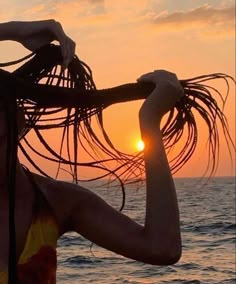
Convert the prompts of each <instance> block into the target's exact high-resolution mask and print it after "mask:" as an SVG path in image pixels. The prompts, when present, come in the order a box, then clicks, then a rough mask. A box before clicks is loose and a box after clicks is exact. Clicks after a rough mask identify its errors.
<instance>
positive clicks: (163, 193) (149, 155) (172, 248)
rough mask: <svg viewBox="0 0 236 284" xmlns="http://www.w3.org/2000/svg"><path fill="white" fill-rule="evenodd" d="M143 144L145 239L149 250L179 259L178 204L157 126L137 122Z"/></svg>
mask: <svg viewBox="0 0 236 284" xmlns="http://www.w3.org/2000/svg"><path fill="white" fill-rule="evenodd" d="M140 128H141V135H142V139H143V141H144V143H145V150H144V158H145V167H146V186H147V197H146V219H145V228H144V231H145V237H146V238H147V239H148V240H149V242H150V243H151V245H152V250H153V252H154V254H155V252H157V253H159V254H163V255H165V254H166V255H167V257H169V256H170V254H173V258H178V257H180V254H181V236H180V222H179V209H178V201H177V196H176V191H175V186H174V182H173V178H172V175H171V172H170V168H169V164H168V160H167V157H166V153H165V149H164V145H163V141H162V134H161V131H160V128H159V129H157V128H158V125H153V126H151V125H150V122H149V123H148V124H147V123H146V124H145V122H144V121H143V120H141V121H140Z"/></svg>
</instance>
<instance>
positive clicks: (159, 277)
mask: <svg viewBox="0 0 236 284" xmlns="http://www.w3.org/2000/svg"><path fill="white" fill-rule="evenodd" d="M175 184H176V188H177V194H178V200H179V208H180V218H181V232H182V244H183V253H182V258H181V260H180V261H179V262H178V263H177V264H175V265H171V266H165V267H163V266H153V265H148V264H144V263H141V262H137V261H134V260H131V259H127V258H124V257H122V256H119V255H116V254H114V253H112V252H109V251H107V250H105V249H103V248H100V247H98V246H96V245H95V244H93V245H91V242H89V241H88V240H86V239H84V238H83V237H81V236H80V235H78V234H75V233H67V234H65V235H64V236H62V237H61V238H60V240H59V242H58V246H59V247H58V271H57V283H59V284H60V283H65V284H75V283H78V284H85V283H86V284H88V283H97V284H113V283H114V284H141V283H143V284H162V283H169V284H171V283H174V284H177V283H182V284H183V283H194V284H198V283H199V284H200V283H202V284H204V283H214V284H233V283H236V278H235V244H236V243H235V237H236V230H235V229H236V225H235V178H234V177H222V178H212V179H210V180H209V181H207V182H206V183H205V184H204V183H202V182H200V180H199V179H196V178H186V179H185V178H179V179H175ZM91 187H92V189H93V190H94V191H95V192H96V193H97V194H99V195H100V196H102V197H103V198H104V199H105V200H106V201H107V202H108V203H110V204H111V205H112V206H114V207H115V208H117V209H118V208H119V206H120V205H121V194H120V190H119V188H103V189H101V188H100V189H94V188H95V185H94V184H93V185H92V186H91ZM126 195H127V196H126V205H125V209H124V210H123V212H124V213H125V214H127V215H128V216H130V217H132V218H133V219H135V220H136V221H137V222H139V223H141V224H143V222H144V205H145V190H144V188H139V189H137V188H136V186H134V185H132V186H128V187H127V189H126Z"/></svg>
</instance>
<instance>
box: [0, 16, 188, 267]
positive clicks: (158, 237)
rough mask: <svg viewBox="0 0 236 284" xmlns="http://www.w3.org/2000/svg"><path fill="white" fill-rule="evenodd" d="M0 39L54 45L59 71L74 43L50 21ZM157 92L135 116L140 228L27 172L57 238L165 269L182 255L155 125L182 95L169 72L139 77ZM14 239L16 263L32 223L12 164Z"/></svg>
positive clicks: (29, 200)
mask: <svg viewBox="0 0 236 284" xmlns="http://www.w3.org/2000/svg"><path fill="white" fill-rule="evenodd" d="M0 40H14V41H17V42H19V43H21V44H22V45H23V46H24V47H26V48H27V49H29V50H34V49H36V48H39V47H40V46H42V45H44V44H46V43H49V42H51V41H53V40H57V41H58V43H59V45H60V47H61V51H62V55H63V58H64V60H63V67H64V68H66V67H67V66H68V64H69V62H70V61H71V60H72V58H73V56H74V52H75V43H74V42H73V41H72V40H71V39H70V38H69V37H68V36H67V35H66V34H65V33H64V31H63V29H62V26H61V25H60V23H58V22H56V21H54V20H47V21H37V22H9V23H3V24H0ZM138 81H151V82H154V83H155V84H156V88H155V89H154V91H153V92H152V93H151V94H150V95H149V97H148V98H147V99H146V100H145V101H144V103H143V105H142V107H141V109H140V111H139V122H140V131H141V136H142V139H143V141H144V143H145V150H144V159H145V167H146V216H145V224H144V226H142V225H140V224H138V223H136V222H134V221H133V220H132V219H130V218H129V217H127V216H125V215H124V214H122V213H120V212H118V211H116V210H115V209H113V208H112V207H110V206H109V205H108V204H107V203H106V202H105V201H104V200H102V199H101V198H100V197H98V196H97V195H95V194H94V193H92V192H91V191H89V190H88V189H85V188H82V187H80V186H78V185H74V184H70V183H66V182H63V181H57V180H52V179H47V178H45V177H42V176H39V175H37V174H34V173H33V175H34V178H35V180H36V182H37V183H38V185H39V187H40V190H41V191H42V193H43V194H44V196H45V198H46V199H47V200H48V202H49V204H50V206H51V207H52V210H53V211H54V214H55V216H56V219H57V221H58V224H59V230H60V235H62V234H64V233H65V232H67V231H75V232H78V233H79V234H81V235H83V236H84V237H86V238H87V239H89V240H91V241H92V242H94V243H96V244H98V245H100V246H102V247H104V248H106V249H108V250H111V251H114V252H116V253H118V254H121V255H123V256H126V257H128V258H132V259H135V260H138V261H142V262H145V263H149V264H154V265H170V264H174V263H176V262H177V261H178V260H179V259H180V257H181V235H180V225H179V209H178V202H177V197H176V191H175V186H174V182H173V179H172V175H171V172H170V168H169V164H168V160H167V157H166V153H165V150H164V145H163V141H162V135H161V131H160V123H161V119H162V117H163V116H164V114H165V113H166V112H168V111H169V110H170V109H171V108H172V106H173V105H174V104H175V103H176V101H177V100H179V99H180V97H181V96H182V95H183V90H182V88H181V86H180V84H179V81H178V79H177V77H176V75H175V74H173V73H171V72H168V71H165V70H158V71H154V72H151V73H148V74H145V75H143V76H141V77H140V78H139V79H138ZM6 139H7V132H6V120H5V114H4V111H1V112H0V157H1V160H0V172H1V175H0V224H1V227H0V235H1V248H3V249H1V253H0V271H1V270H3V269H4V268H5V267H6V265H7V263H8V242H9V240H8V238H9V234H8V196H7V190H6V169H5V165H6V155H5V153H6ZM16 180H17V184H16V209H15V212H16V215H15V218H16V235H17V243H16V247H17V258H18V259H19V257H20V254H21V252H22V251H23V249H24V246H25V241H26V236H27V232H28V229H29V226H30V223H31V219H32V204H33V199H34V191H33V188H32V185H31V183H30V181H29V180H28V178H27V176H26V175H25V172H24V171H23V169H22V167H21V165H20V163H19V161H18V162H17V177H16Z"/></svg>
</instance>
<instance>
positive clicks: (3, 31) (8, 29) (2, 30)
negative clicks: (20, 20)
mask: <svg viewBox="0 0 236 284" xmlns="http://www.w3.org/2000/svg"><path fill="white" fill-rule="evenodd" d="M18 28H19V25H18V24H17V22H7V23H0V41H3V40H16V38H17V31H18Z"/></svg>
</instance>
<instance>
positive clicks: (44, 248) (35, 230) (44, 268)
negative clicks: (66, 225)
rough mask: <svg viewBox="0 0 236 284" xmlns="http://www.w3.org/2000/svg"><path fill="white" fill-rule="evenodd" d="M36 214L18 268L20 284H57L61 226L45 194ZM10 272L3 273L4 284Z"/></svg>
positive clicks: (39, 196) (39, 197)
mask: <svg viewBox="0 0 236 284" xmlns="http://www.w3.org/2000/svg"><path fill="white" fill-rule="evenodd" d="M35 205H36V206H34V212H33V213H34V214H33V220H32V223H31V226H30V228H29V231H28V234H27V239H26V243H25V247H24V249H23V252H22V254H21V256H20V258H19V262H18V264H17V279H18V284H32V283H33V284H55V283H56V268H57V256H56V246H57V240H58V237H59V231H58V225H57V222H56V219H55V217H54V215H53V213H52V210H51V208H50V206H49V204H48V203H47V201H46V199H45V197H43V194H42V193H41V192H39V190H37V192H36V198H35ZM7 282H8V276H7V269H6V270H5V271H0V284H7Z"/></svg>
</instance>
